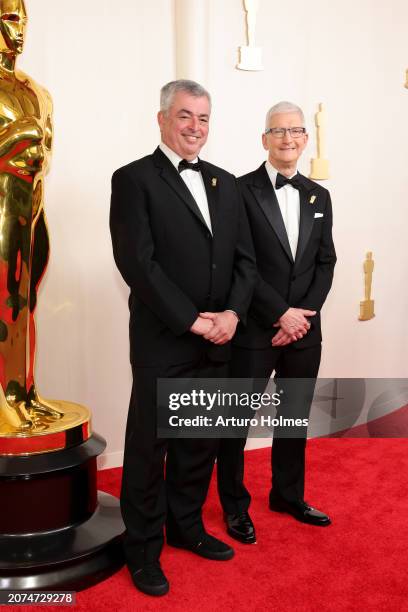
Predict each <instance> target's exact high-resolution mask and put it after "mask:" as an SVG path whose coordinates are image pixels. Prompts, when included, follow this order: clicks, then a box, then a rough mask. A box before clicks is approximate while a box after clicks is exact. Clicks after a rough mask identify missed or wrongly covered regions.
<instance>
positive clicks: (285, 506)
mask: <svg viewBox="0 0 408 612" xmlns="http://www.w3.org/2000/svg"><path fill="white" fill-rule="evenodd" d="M269 508H270V509H271V510H273V511H274V512H287V513H288V514H291V515H292V516H294V517H295V519H297V520H298V521H301V522H302V523H308V524H309V525H317V526H318V527H327V525H331V520H330V518H329V517H328V516H327V514H324V512H320V510H316V508H313V507H312V506H309V504H307V503H306V502H304V501H297V502H288V501H286V500H285V499H282V498H276V497H275V498H270V500H269Z"/></svg>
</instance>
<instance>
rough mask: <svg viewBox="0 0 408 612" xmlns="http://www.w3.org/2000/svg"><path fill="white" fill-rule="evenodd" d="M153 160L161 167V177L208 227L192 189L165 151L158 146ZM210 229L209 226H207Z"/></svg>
mask: <svg viewBox="0 0 408 612" xmlns="http://www.w3.org/2000/svg"><path fill="white" fill-rule="evenodd" d="M153 161H154V163H155V165H156V166H157V168H158V169H159V172H160V176H161V178H162V179H163V180H164V181H165V182H166V183H167V184H168V185H169V187H171V189H172V190H173V191H174V192H175V193H176V194H177V195H178V196H179V197H180V198H181V199H182V200H183V202H184V203H185V204H186V205H187V206H188V208H189V209H190V210H191V212H192V213H193V214H194V215H195V216H196V217H197V219H198V220H199V221H201V223H203V224H204V226H205V227H206V228H207V224H206V222H205V221H204V217H203V215H202V214H201V211H200V209H199V207H198V205H197V202H196V201H195V199H194V198H193V196H192V194H191V191H190V190H189V188H188V187H187V185H186V184H185V182H184V181H183V179H182V178H181V176H180V175H179V173H178V172H177V170H176V169H175V167H174V166H173V164H172V163H171V161H170V160H169V159H168V158H167V157H166V155H164V153H163V152H162V151H161V150H160V149H159V148H157V149H156V150H155V152H154V153H153ZM207 229H208V228H207Z"/></svg>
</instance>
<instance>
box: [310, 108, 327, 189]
mask: <svg viewBox="0 0 408 612" xmlns="http://www.w3.org/2000/svg"><path fill="white" fill-rule="evenodd" d="M315 125H316V145H317V157H316V158H315V159H312V160H311V171H310V174H309V178H311V179H313V180H314V181H323V180H326V179H328V178H330V174H329V160H328V159H326V111H325V109H324V107H323V104H321V103H320V104H319V110H318V112H317V113H316V114H315Z"/></svg>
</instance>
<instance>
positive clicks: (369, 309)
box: [358, 300, 375, 321]
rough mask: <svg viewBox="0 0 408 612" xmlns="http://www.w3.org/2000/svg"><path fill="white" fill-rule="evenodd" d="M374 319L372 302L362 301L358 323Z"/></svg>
mask: <svg viewBox="0 0 408 612" xmlns="http://www.w3.org/2000/svg"><path fill="white" fill-rule="evenodd" d="M374 317H375V314H374V300H364V301H362V302H360V316H359V317H358V319H359V321H369V320H370V319H373V318H374Z"/></svg>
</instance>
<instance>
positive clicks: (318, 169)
mask: <svg viewBox="0 0 408 612" xmlns="http://www.w3.org/2000/svg"><path fill="white" fill-rule="evenodd" d="M309 178H311V179H313V180H315V181H324V180H325V179H328V178H330V174H329V160H328V159H321V158H317V159H312V168H311V172H310V174H309Z"/></svg>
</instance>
